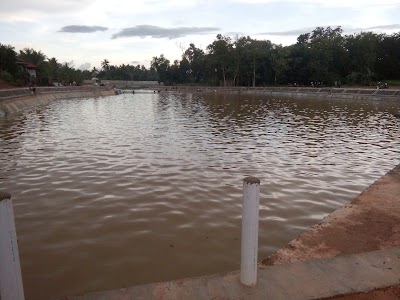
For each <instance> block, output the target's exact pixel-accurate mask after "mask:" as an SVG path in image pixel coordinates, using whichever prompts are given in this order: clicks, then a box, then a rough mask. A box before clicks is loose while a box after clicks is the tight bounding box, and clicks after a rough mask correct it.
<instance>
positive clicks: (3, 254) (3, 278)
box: [0, 192, 25, 300]
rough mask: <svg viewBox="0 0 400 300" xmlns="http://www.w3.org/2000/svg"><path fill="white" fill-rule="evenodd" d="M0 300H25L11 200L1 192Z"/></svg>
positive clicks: (8, 195)
mask: <svg viewBox="0 0 400 300" xmlns="http://www.w3.org/2000/svg"><path fill="white" fill-rule="evenodd" d="M0 299H3V300H8V299H10V300H24V299H25V298H24V288H23V285H22V276H21V266H20V263H19V252H18V243H17V234H16V231H15V222H14V211H13V207H12V200H11V196H10V194H7V193H2V192H0Z"/></svg>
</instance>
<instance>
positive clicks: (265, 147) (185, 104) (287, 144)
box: [0, 93, 400, 299]
mask: <svg viewBox="0 0 400 300" xmlns="http://www.w3.org/2000/svg"><path fill="white" fill-rule="evenodd" d="M398 111H400V103H399V102H395V101H361V100H331V99H321V100H318V99H283V98H280V99H273V98H268V97H266V96H263V95H254V96H252V95H245V96H244V95H229V94H221V93H215V94H203V93H194V94H173V93H165V94H162V93H161V94H158V93H157V94H154V93H135V94H122V95H119V96H111V97H103V98H88V99H70V100H58V101H54V102H52V103H51V104H50V105H47V106H42V107H36V108H33V109H30V110H27V111H24V112H23V113H20V114H16V115H12V116H9V117H6V118H0V191H6V192H9V193H11V194H12V199H13V204H14V214H15V221H16V228H17V235H18V241H19V250H20V258H21V268H22V276H23V283H24V288H25V295H26V298H27V299H49V298H54V297H61V296H65V295H77V294H82V293H86V292H91V291H98V290H106V289H116V288H122V287H127V286H132V285H136V284H143V283H150V282H157V281H165V280H173V279H179V278H185V277H193V276H201V275H206V274H212V273H218V272H225V271H233V270H237V269H239V268H240V266H239V264H240V233H241V227H240V226H241V201H242V198H241V197H242V180H243V178H244V177H246V176H256V177H258V178H260V180H261V194H260V229H259V230H260V233H259V260H262V259H263V258H265V257H267V256H268V255H269V254H271V253H273V252H274V251H276V250H277V249H279V248H280V247H282V246H284V245H285V244H286V243H287V242H289V241H290V240H292V239H294V238H295V237H296V236H297V235H298V234H300V233H301V232H303V231H304V230H306V229H307V228H309V227H310V226H312V225H314V224H315V223H318V222H320V221H321V220H322V219H323V218H324V217H325V216H327V215H328V214H329V213H331V212H333V211H334V210H336V209H337V208H339V207H340V206H342V205H344V204H346V203H348V202H349V201H351V200H352V199H353V198H354V197H355V196H356V195H358V194H359V193H360V192H361V191H363V190H364V189H365V188H366V187H368V186H369V185H370V184H371V183H373V182H374V181H375V180H376V179H378V178H379V177H380V176H382V175H383V174H385V173H386V172H387V171H389V170H390V169H392V168H393V167H394V166H396V165H397V164H399V163H400V119H396V118H395V117H394V116H393V114H394V113H396V112H398Z"/></svg>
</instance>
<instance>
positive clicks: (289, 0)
mask: <svg viewBox="0 0 400 300" xmlns="http://www.w3.org/2000/svg"><path fill="white" fill-rule="evenodd" d="M233 2H237V3H245V4H270V3H282V1H281V0H233ZM283 2H284V3H286V4H292V5H293V4H300V5H323V6H328V7H354V8H358V7H361V6H362V7H380V6H382V5H384V6H393V5H398V0H380V1H376V0H352V1H349V0H335V1H326V0H306V1H304V0H286V1H283Z"/></svg>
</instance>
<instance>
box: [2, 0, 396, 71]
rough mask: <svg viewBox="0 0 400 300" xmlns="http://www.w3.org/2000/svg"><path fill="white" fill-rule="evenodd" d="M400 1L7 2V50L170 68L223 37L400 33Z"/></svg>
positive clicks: (88, 63) (78, 62)
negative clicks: (161, 59)
mask: <svg viewBox="0 0 400 300" xmlns="http://www.w3.org/2000/svg"><path fill="white" fill-rule="evenodd" d="M399 15H400V0H335V1H325V0H306V1H298V0H286V1H285V0H284V1H280V0H184V1H181V0H148V1H137V0H114V1H106V0H59V1H54V0H35V1H32V0H0V43H1V44H6V45H8V44H10V45H12V46H13V47H15V50H16V51H19V50H22V49H24V48H33V49H35V50H36V51H39V50H40V51H42V52H43V53H44V54H45V55H46V56H47V57H48V58H52V57H55V58H57V59H58V61H59V62H60V63H64V62H68V63H69V64H71V65H72V66H73V67H75V68H79V69H81V70H84V69H90V70H91V69H92V68H93V67H96V68H98V69H99V68H100V66H101V61H103V60H104V59H107V60H108V61H110V64H112V65H120V64H131V65H132V64H133V65H137V64H140V65H142V64H143V65H145V66H146V67H149V65H150V62H151V60H152V58H153V57H154V56H160V55H161V54H164V56H165V57H166V58H167V59H169V60H170V61H171V63H172V62H173V61H174V60H175V59H178V60H180V59H181V57H182V53H183V52H184V51H185V50H186V49H187V48H188V47H189V45H190V43H193V44H195V46H196V47H198V48H201V49H203V50H206V47H207V46H208V45H209V44H211V43H212V42H213V41H214V40H215V38H216V35H217V34H222V35H227V36H230V37H232V38H233V39H234V38H235V37H238V36H239V37H240V36H248V35H249V36H250V37H252V38H255V39H259V40H270V41H271V42H272V43H274V44H282V45H284V46H286V45H290V44H294V43H296V39H297V37H298V36H299V35H300V34H302V33H308V32H311V31H312V30H313V29H315V28H316V27H327V26H331V27H333V28H336V27H337V26H341V27H342V29H343V31H344V34H352V33H358V32H361V31H373V32H376V33H386V34H392V33H396V32H400V19H399Z"/></svg>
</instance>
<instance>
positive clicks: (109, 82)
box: [83, 80, 164, 88]
mask: <svg viewBox="0 0 400 300" xmlns="http://www.w3.org/2000/svg"><path fill="white" fill-rule="evenodd" d="M101 82H102V83H104V84H106V85H107V86H111V87H112V86H115V87H118V88H121V87H144V86H146V87H150V86H160V85H161V86H162V85H164V84H163V83H160V84H159V83H158V81H134V80H101ZM83 83H84V84H86V85H93V81H92V80H84V81H83Z"/></svg>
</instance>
